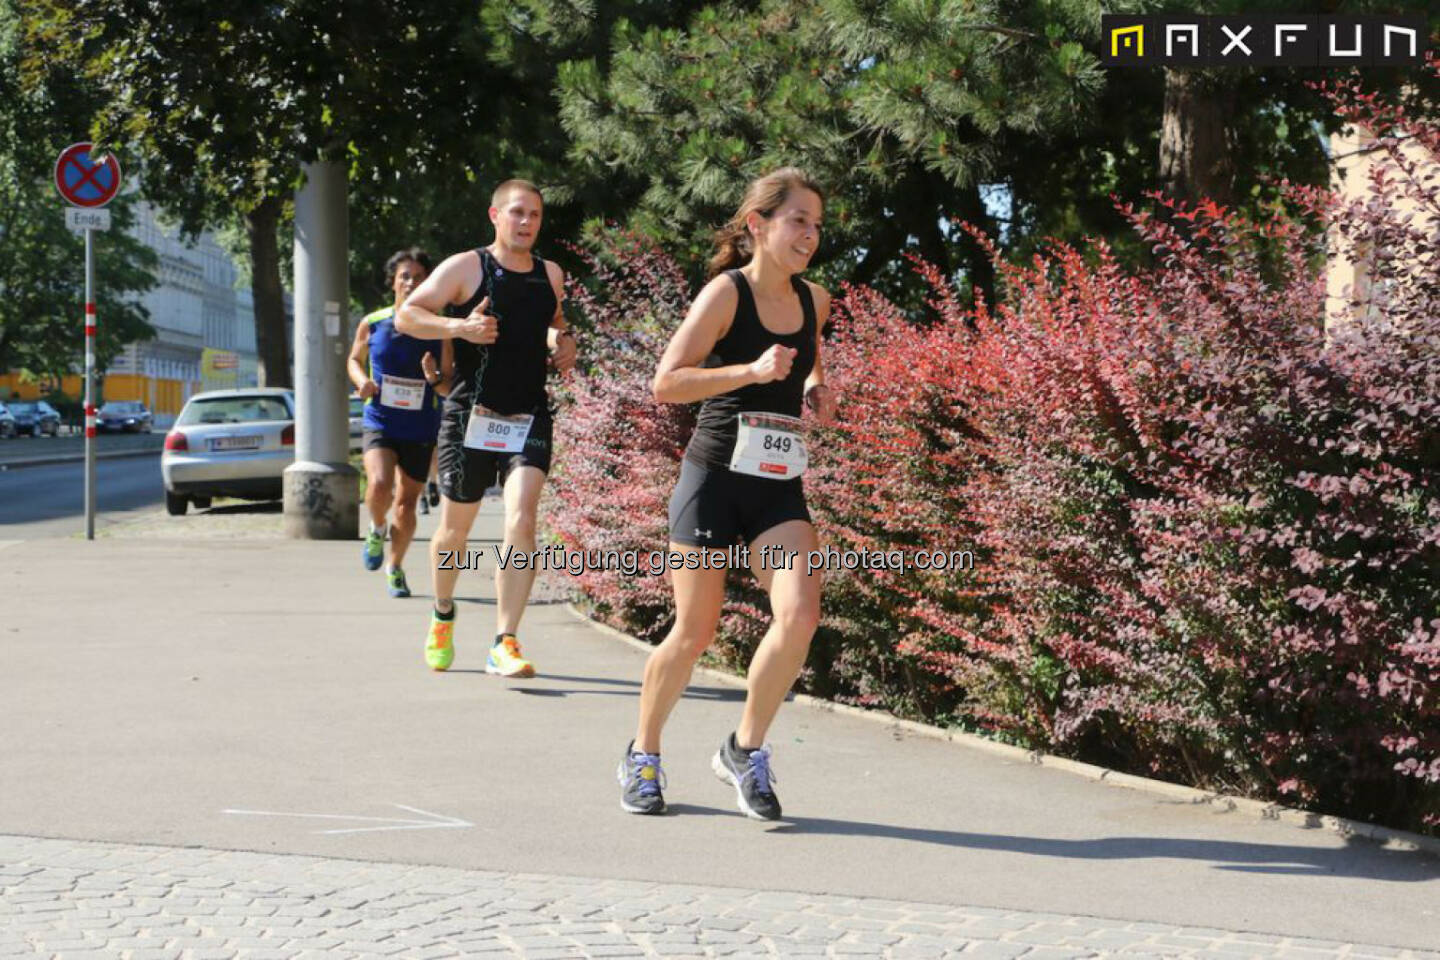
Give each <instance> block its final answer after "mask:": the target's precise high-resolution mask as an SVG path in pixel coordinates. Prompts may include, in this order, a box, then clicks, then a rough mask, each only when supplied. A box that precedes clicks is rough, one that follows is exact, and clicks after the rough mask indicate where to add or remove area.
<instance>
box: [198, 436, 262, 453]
mask: <svg viewBox="0 0 1440 960" xmlns="http://www.w3.org/2000/svg"><path fill="white" fill-rule="evenodd" d="M210 449H211V450H259V449H260V438H259V437H253V436H252V437H216V438H215V439H213V440H211V441H210Z"/></svg>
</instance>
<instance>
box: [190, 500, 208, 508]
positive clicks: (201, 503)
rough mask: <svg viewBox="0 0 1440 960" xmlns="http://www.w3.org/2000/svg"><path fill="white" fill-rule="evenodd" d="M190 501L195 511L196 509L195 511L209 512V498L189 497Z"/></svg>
mask: <svg viewBox="0 0 1440 960" xmlns="http://www.w3.org/2000/svg"><path fill="white" fill-rule="evenodd" d="M190 499H191V501H192V502H193V503H194V504H195V509H196V510H209V509H210V502H211V501H210V498H209V497H191V498H190Z"/></svg>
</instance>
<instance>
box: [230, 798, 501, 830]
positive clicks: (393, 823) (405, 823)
mask: <svg viewBox="0 0 1440 960" xmlns="http://www.w3.org/2000/svg"><path fill="white" fill-rule="evenodd" d="M391 806H393V807H399V808H400V809H401V810H409V811H410V812H411V813H418V814H420V815H421V816H422V817H428V818H429V819H426V820H402V819H400V818H398V817H355V816H350V815H348V814H342V813H277V812H275V811H273V810H221V811H220V812H221V813H231V814H235V815H236V816H242V817H307V818H310V819H314V820H363V821H366V822H369V823H384V824H387V826H383V827H347V828H345V829H341V830H316V831H315V832H316V833H327V834H333V833H377V832H379V831H381V830H434V829H445V828H458V827H473V826H475V824H473V823H471V822H470V821H468V820H461V819H459V818H458V817H447V816H445V815H444V814H440V813H431V812H430V811H428V810H421V809H420V808H419V807H407V806H405V804H403V803H394V804H391Z"/></svg>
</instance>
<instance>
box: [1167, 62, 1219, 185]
mask: <svg viewBox="0 0 1440 960" xmlns="http://www.w3.org/2000/svg"><path fill="white" fill-rule="evenodd" d="M1234 114H1235V80H1234V78H1233V77H1230V76H1227V75H1224V72H1223V71H1211V72H1206V71H1202V70H1184V69H1166V71H1165V117H1164V120H1163V123H1162V126H1161V130H1160V180H1161V183H1162V185H1163V189H1164V191H1165V193H1166V194H1168V195H1169V196H1171V197H1173V198H1175V199H1177V200H1188V201H1195V200H1199V199H1200V198H1201V197H1210V198H1211V199H1212V200H1215V201H1216V202H1217V203H1221V204H1229V203H1231V202H1232V201H1233V200H1234V192H1233V191H1234V182H1235V163H1234V159H1233V157H1232V155H1231V150H1230V119H1231V117H1233V116H1234Z"/></svg>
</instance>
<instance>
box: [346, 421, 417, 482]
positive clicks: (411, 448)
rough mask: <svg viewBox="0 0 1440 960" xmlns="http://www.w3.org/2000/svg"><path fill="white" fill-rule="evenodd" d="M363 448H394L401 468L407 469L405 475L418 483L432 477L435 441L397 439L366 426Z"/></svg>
mask: <svg viewBox="0 0 1440 960" xmlns="http://www.w3.org/2000/svg"><path fill="white" fill-rule="evenodd" d="M362 449H364V450H393V451H394V452H395V460H396V462H397V463H399V464H400V469H401V470H404V471H405V476H407V477H409V478H410V479H411V480H414V481H415V482H416V483H424V482H425V481H426V480H428V479H430V455H431V454H432V453H434V452H435V444H433V443H421V442H420V441H419V440H396V439H395V438H394V437H387V436H385V434H384V433H382V432H381V431H379V430H371V429H369V428H366V430H365V433H364V440H363V444H362Z"/></svg>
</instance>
